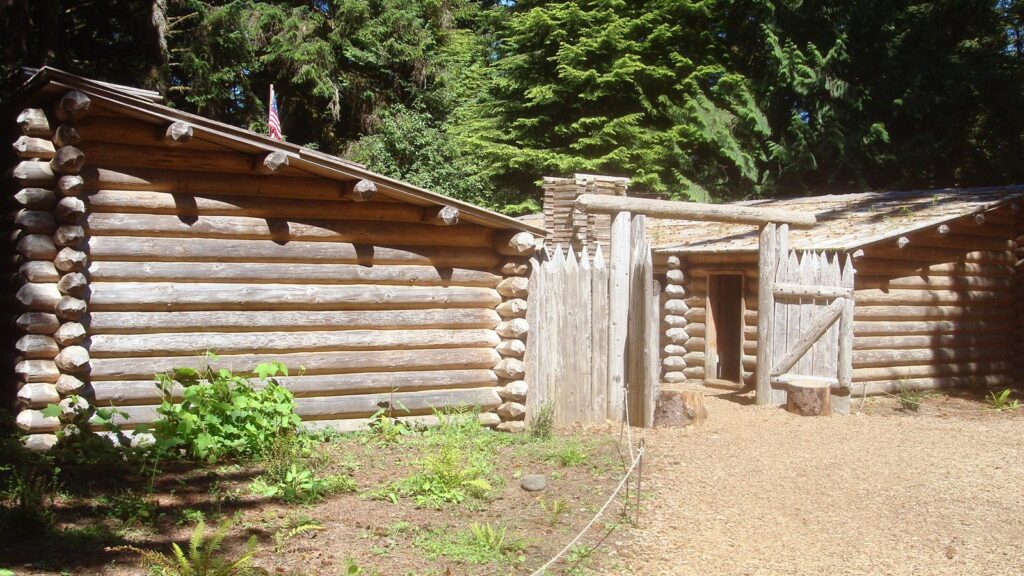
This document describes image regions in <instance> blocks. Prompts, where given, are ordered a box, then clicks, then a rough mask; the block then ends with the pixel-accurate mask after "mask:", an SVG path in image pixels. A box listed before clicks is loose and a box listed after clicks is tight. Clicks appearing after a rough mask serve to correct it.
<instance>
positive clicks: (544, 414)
mask: <svg viewBox="0 0 1024 576" xmlns="http://www.w3.org/2000/svg"><path fill="white" fill-rule="evenodd" d="M554 428H555V405H554V403H553V402H547V403H545V404H544V405H543V406H541V407H540V408H538V409H537V411H536V412H535V413H534V414H533V415H532V416H530V436H532V437H534V438H536V439H538V440H547V439H548V438H551V432H552V431H553V430H554Z"/></svg>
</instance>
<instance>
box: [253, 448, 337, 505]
mask: <svg viewBox="0 0 1024 576" xmlns="http://www.w3.org/2000/svg"><path fill="white" fill-rule="evenodd" d="M263 462H264V473H263V474H262V475H261V476H259V477H258V478H256V479H255V480H254V481H253V483H252V485H251V486H250V488H251V490H252V492H253V493H255V494H258V495H260V496H263V497H265V498H279V499H281V500H283V501H285V502H289V503H296V502H298V503H302V504H312V503H313V502H317V501H319V500H321V499H322V498H323V497H324V496H326V495H327V494H331V493H336V492H355V490H356V483H355V480H353V479H352V477H351V476H349V475H348V474H328V475H321V471H322V470H323V469H324V467H325V466H326V465H327V463H328V459H327V458H326V456H324V454H323V452H321V451H320V450H319V444H318V442H317V441H316V440H315V439H314V438H311V437H309V436H307V435H305V434H300V433H286V434H282V435H280V436H278V437H277V438H276V439H274V442H273V444H272V445H271V446H270V448H269V449H268V450H267V452H266V453H265V455H264V458H263Z"/></svg>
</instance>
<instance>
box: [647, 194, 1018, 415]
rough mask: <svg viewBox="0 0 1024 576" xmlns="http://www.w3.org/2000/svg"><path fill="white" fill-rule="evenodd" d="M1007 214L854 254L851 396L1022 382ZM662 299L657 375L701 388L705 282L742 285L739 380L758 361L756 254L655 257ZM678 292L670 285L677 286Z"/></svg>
mask: <svg viewBox="0 0 1024 576" xmlns="http://www.w3.org/2000/svg"><path fill="white" fill-rule="evenodd" d="M1022 233H1024V224H1022V222H1021V217H1020V210H1019V208H1017V207H1015V206H1013V205H1007V206H1004V207H1001V208H999V209H996V210H992V211H989V212H987V213H985V214H983V215H970V216H967V217H963V218H960V219H958V220H955V221H951V222H948V223H946V224H944V225H941V226H939V225H935V226H931V227H928V228H925V229H923V230H919V231H916V232H913V233H910V234H906V235H903V236H899V237H894V238H892V239H890V240H886V241H884V242H880V243H877V244H873V245H871V246H866V247H864V248H863V249H862V251H861V253H859V254H858V253H855V259H854V266H855V267H856V269H857V275H856V283H855V286H856V288H855V300H856V308H855V312H854V318H855V324H854V353H853V382H854V386H853V396H854V398H856V397H858V396H863V395H865V394H866V395H878V394H886V393H898V391H899V390H900V387H901V386H902V387H906V388H911V389H918V390H936V389H947V388H954V387H956V388H964V387H974V388H976V389H978V390H985V389H989V388H993V387H1004V386H1010V385H1012V384H1014V383H1015V382H1019V381H1020V377H1021V376H1022V375H1024V360H1022V358H1024V354H1022V353H1024V348H1021V347H1020V346H1018V345H1016V344H1014V343H1015V342H1020V341H1021V338H1019V337H1018V336H1024V330H1022V327H1024V299H1022V297H1024V274H1022V273H1021V272H1019V271H1020V270H1024V268H1022V267H1021V266H1015V264H1016V263H1017V262H1018V261H1020V260H1021V259H1022V258H1024V250H1021V249H1018V247H1017V241H1018V240H1024V238H1022V237H1021V235H1022ZM658 264H659V268H660V270H662V271H663V272H664V273H665V275H666V282H667V285H668V286H669V292H668V294H667V295H666V297H665V298H664V300H663V311H662V328H663V336H662V377H663V379H664V380H665V381H667V382H678V381H683V380H687V379H704V377H705V374H704V359H705V340H704V336H705V331H706V326H705V320H706V310H705V306H706V303H707V290H708V288H707V286H708V283H707V277H708V275H709V274H713V273H716V272H731V273H742V274H743V276H744V309H745V311H744V331H743V334H744V349H743V382H744V384H746V385H747V386H753V383H754V369H755V365H756V356H757V289H758V286H757V260H756V255H754V254H743V253H720V254H696V253H691V254H684V255H677V256H670V257H667V258H661V259H659V262H658ZM673 286H675V287H676V288H673Z"/></svg>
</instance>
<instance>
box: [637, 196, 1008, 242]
mask: <svg viewBox="0 0 1024 576" xmlns="http://www.w3.org/2000/svg"><path fill="white" fill-rule="evenodd" d="M1022 198H1024V185H1017V186H999V187H987V188H944V189H939V190H911V191H902V192H862V193H856V194H832V195H828V196H812V197H806V198H788V199H770V200H754V201H747V202H739V203H738V204H741V205H747V206H763V207H771V208H776V209H784V210H794V211H800V212H810V213H813V214H814V215H815V216H816V217H817V219H818V223H817V224H816V225H815V226H814V227H813V228H809V229H806V230H797V229H793V230H790V232H789V244H790V246H791V247H793V248H796V249H806V250H812V249H813V250H853V249H856V248H859V247H862V246H866V245H868V244H873V243H875V242H880V241H882V240H886V239H889V238H894V237H898V236H901V235H904V234H907V233H910V232H913V231H915V230H919V229H922V228H928V227H931V226H935V225H938V224H942V223H944V222H948V221H950V220H955V219H956V218H960V217H963V216H967V215H970V214H974V213H978V212H985V211H988V210H992V209H995V208H998V207H999V206H1002V205H1005V204H1007V203H1010V202H1013V201H1017V200H1021V199H1022ZM647 233H648V237H649V238H650V239H651V243H652V246H653V247H654V249H655V250H656V251H658V252H663V253H680V254H684V253H697V252H700V253H715V252H756V251H757V235H758V232H757V229H755V228H753V227H751V226H745V225H739V224H724V223H716V222H688V221H679V220H656V219H650V218H649V219H648V220H647Z"/></svg>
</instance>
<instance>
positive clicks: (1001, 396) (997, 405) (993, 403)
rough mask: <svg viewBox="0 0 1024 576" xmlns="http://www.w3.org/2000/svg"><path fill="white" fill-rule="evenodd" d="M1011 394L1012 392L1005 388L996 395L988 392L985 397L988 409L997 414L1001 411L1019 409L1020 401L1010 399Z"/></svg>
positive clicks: (993, 392)
mask: <svg viewBox="0 0 1024 576" xmlns="http://www.w3.org/2000/svg"><path fill="white" fill-rule="evenodd" d="M1011 394H1013V391H1012V390H1010V389H1009V388H1006V389H1005V390H1003V391H1002V392H1000V393H998V394H996V392H995V391H992V392H989V393H988V396H987V397H986V399H987V400H988V405H989V407H990V408H992V409H993V410H995V411H997V412H1002V411H1003V410H1016V409H1018V408H1020V401H1019V400H1017V399H1011V398H1010V395H1011Z"/></svg>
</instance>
